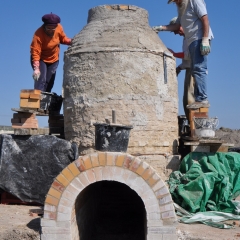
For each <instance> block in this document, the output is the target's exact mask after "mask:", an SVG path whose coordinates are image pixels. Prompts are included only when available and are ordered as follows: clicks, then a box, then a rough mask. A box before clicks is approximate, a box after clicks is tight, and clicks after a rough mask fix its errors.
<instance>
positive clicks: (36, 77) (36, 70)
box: [32, 61, 41, 81]
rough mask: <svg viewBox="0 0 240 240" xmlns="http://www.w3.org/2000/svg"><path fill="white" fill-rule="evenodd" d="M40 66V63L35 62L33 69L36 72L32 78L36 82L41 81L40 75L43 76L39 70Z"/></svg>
mask: <svg viewBox="0 0 240 240" xmlns="http://www.w3.org/2000/svg"><path fill="white" fill-rule="evenodd" d="M39 66H40V64H39V61H33V69H34V71H33V75H32V77H33V79H34V80H35V81H37V80H38V79H39V77H40V74H41V73H40V70H39Z"/></svg>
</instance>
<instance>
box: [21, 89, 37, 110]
mask: <svg viewBox="0 0 240 240" xmlns="http://www.w3.org/2000/svg"><path fill="white" fill-rule="evenodd" d="M40 99H41V90H36V89H24V90H21V92H20V108H27V109H36V110H37V109H38V108H40Z"/></svg>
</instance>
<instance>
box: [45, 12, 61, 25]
mask: <svg viewBox="0 0 240 240" xmlns="http://www.w3.org/2000/svg"><path fill="white" fill-rule="evenodd" d="M42 21H43V22H44V24H47V25H57V24H58V23H60V21H61V19H60V17H59V16H58V15H56V14H53V13H49V14H45V15H44V16H43V17H42Z"/></svg>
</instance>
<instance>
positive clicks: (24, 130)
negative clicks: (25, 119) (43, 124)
mask: <svg viewBox="0 0 240 240" xmlns="http://www.w3.org/2000/svg"><path fill="white" fill-rule="evenodd" d="M14 135H21V136H23V135H49V128H37V129H32V128H17V129H14Z"/></svg>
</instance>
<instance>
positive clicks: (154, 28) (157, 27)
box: [152, 25, 163, 33]
mask: <svg viewBox="0 0 240 240" xmlns="http://www.w3.org/2000/svg"><path fill="white" fill-rule="evenodd" d="M152 30H153V31H154V32H156V33H158V32H160V31H163V26H162V25H160V26H155V27H152Z"/></svg>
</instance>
